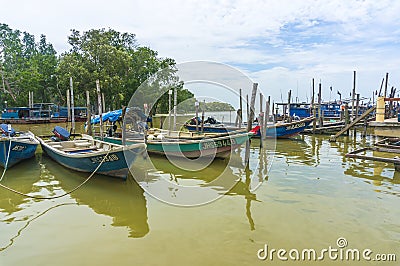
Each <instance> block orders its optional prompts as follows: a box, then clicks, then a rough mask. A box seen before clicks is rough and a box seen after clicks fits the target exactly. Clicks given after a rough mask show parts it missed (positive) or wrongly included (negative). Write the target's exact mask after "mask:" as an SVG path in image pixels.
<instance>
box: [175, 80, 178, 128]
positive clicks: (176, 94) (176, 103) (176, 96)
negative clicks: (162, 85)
mask: <svg viewBox="0 0 400 266" xmlns="http://www.w3.org/2000/svg"><path fill="white" fill-rule="evenodd" d="M177 105H178V90H177V89H176V87H175V88H174V130H176V113H177Z"/></svg>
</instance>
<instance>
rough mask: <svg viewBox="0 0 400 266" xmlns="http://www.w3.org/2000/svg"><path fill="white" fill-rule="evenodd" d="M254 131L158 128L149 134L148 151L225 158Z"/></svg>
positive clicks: (189, 156) (195, 156) (190, 156)
mask: <svg viewBox="0 0 400 266" xmlns="http://www.w3.org/2000/svg"><path fill="white" fill-rule="evenodd" d="M252 136H253V133H251V132H246V131H245V130H237V131H231V132H229V133H227V132H226V133H203V134H199V133H193V132H182V131H179V132H170V133H168V131H161V130H156V131H154V132H152V131H149V132H148V135H147V151H148V152H150V153H153V154H161V155H172V156H178V157H182V156H184V157H187V158H199V157H204V156H214V155H215V157H216V158H225V157H227V156H229V155H230V153H231V151H232V150H235V149H236V148H238V147H240V146H241V145H242V144H243V143H245V142H246V141H247V140H248V139H250V138H251V137H252Z"/></svg>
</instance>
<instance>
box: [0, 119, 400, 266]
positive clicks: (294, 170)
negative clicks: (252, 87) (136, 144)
mask: <svg viewBox="0 0 400 266" xmlns="http://www.w3.org/2000/svg"><path fill="white" fill-rule="evenodd" d="M52 126H54V125H35V126H31V127H30V129H31V130H32V131H33V132H35V133H37V134H47V133H49V132H50V130H51V128H52ZM15 127H16V128H18V129H24V127H23V126H21V127H19V126H15ZM374 141H375V139H374V138H373V137H368V138H367V139H366V140H362V139H360V138H357V140H354V139H351V138H340V139H339V141H338V142H336V143H330V142H329V141H328V136H322V137H321V136H316V137H313V136H305V137H303V138H302V139H298V140H279V141H278V142H277V147H276V151H275V156H274V159H273V163H272V167H271V169H270V171H269V172H268V173H267V172H265V171H264V170H263V169H260V167H261V165H260V164H259V163H258V162H259V157H260V156H261V155H262V154H263V152H264V151H260V149H259V148H258V141H257V140H254V141H253V142H252V149H251V153H250V165H251V167H250V168H251V173H252V174H254V175H255V176H257V177H259V178H261V179H265V180H264V182H263V183H262V185H261V186H260V187H259V188H258V189H256V190H255V191H250V190H249V180H248V178H249V172H246V171H244V169H243V168H242V166H241V165H242V164H241V162H240V158H242V157H243V153H244V151H243V150H242V151H241V153H239V154H238V155H237V157H236V159H237V158H239V161H238V162H237V163H235V164H234V165H233V166H231V167H230V168H229V171H228V172H227V175H229V176H230V177H232V178H236V179H237V180H239V182H238V183H237V185H236V186H235V187H233V188H232V189H231V190H230V191H229V192H228V193H227V195H225V196H223V197H221V198H220V199H218V200H216V201H213V202H211V203H209V204H204V205H202V206H198V207H177V206H172V205H170V204H166V203H163V202H160V201H158V200H157V199H155V198H154V197H152V196H150V195H149V194H147V193H146V192H145V191H144V190H143V189H142V188H141V187H140V186H139V185H138V184H137V183H136V181H135V180H134V179H133V178H132V177H130V178H129V179H128V180H127V181H126V182H125V181H121V180H118V179H113V178H107V177H103V176H96V178H94V179H92V180H90V182H88V183H87V184H86V185H85V186H84V187H82V188H81V189H79V190H78V191H76V192H73V193H72V194H71V195H69V196H66V197H64V198H60V199H55V200H33V199H29V198H24V197H22V196H19V195H16V194H14V193H12V192H9V191H6V190H4V189H2V188H0V189H1V190H0V236H1V238H0V249H2V250H0V265H5V266H6V265H7V266H8V265H275V264H282V265H303V264H309V261H304V260H303V261H293V260H291V259H289V261H286V262H284V261H280V260H279V259H278V258H277V257H276V254H275V257H274V258H273V260H272V261H271V260H270V258H267V259H266V260H265V261H263V260H259V259H258V258H257V252H258V251H259V249H262V248H264V246H265V244H267V245H268V247H269V249H272V248H274V249H280V248H282V249H286V250H287V251H289V250H291V249H299V250H300V251H301V250H302V249H311V248H312V249H315V250H317V251H320V250H322V249H324V248H328V247H329V246H332V247H333V248H338V246H337V243H336V241H337V239H338V238H339V237H343V238H345V239H346V240H347V243H348V245H347V247H346V248H352V249H360V250H364V249H371V250H372V251H373V254H376V253H384V254H388V253H390V254H392V253H393V254H397V262H386V263H381V264H378V263H377V262H376V261H375V262H370V263H369V264H367V265H398V263H399V261H400V222H399V221H400V209H399V202H400V174H399V173H398V172H395V171H394V168H393V166H392V165H385V164H384V163H377V162H368V161H364V162H363V161H360V160H354V159H348V158H345V157H344V154H345V153H346V152H349V151H351V150H353V149H354V148H355V147H359V146H361V145H364V143H372V142H374ZM152 160H153V164H154V165H155V167H156V168H157V171H154V170H152V171H151V172H150V173H147V174H146V177H147V178H145V179H143V182H141V185H142V186H143V187H144V188H148V187H151V186H153V187H155V186H157V184H158V183H159V182H160V180H161V179H168V180H169V181H170V182H177V183H179V184H184V185H198V186H201V187H202V188H203V189H204V191H205V193H207V192H208V191H217V190H218V187H215V186H208V184H209V182H210V180H212V179H213V176H218V175H219V173H220V172H221V169H223V168H224V167H225V163H224V161H216V162H215V163H213V164H212V165H211V166H210V167H208V168H206V169H204V170H203V171H201V172H197V173H196V174H193V173H192V172H190V171H182V170H180V169H177V168H176V167H174V166H173V165H171V164H170V163H168V161H166V160H165V159H164V158H160V157H155V158H153V159H152ZM145 170H146V169H141V170H140V169H139V172H138V174H140V171H142V172H144V171H145ZM86 177H87V175H86V174H82V173H77V172H74V171H70V170H68V169H65V168H64V167H62V166H60V165H58V164H57V163H55V162H54V161H52V160H51V159H49V158H48V157H47V156H46V155H43V154H42V152H41V150H40V149H38V151H37V154H36V157H35V158H33V159H32V160H27V161H25V162H22V163H21V164H19V165H17V166H15V167H14V168H11V169H9V170H8V171H7V173H6V175H5V178H4V180H3V181H2V184H4V185H7V186H9V187H12V188H14V189H16V190H19V191H21V192H23V193H29V194H30V195H42V196H52V195H59V194H62V193H64V192H65V191H69V190H71V189H72V188H74V187H75V186H77V185H79V184H80V183H81V182H82V181H83V180H84V179H85V178H86ZM164 193H166V195H167V196H169V197H171V198H173V197H181V196H182V197H183V195H182V194H181V192H180V191H179V190H166V192H164ZM168 193H169V194H168ZM216 193H218V191H217V192H216ZM184 196H187V195H184ZM318 255H319V254H318ZM286 256H288V254H286ZM371 256H374V255H371ZM314 264H315V265H342V264H344V265H354V264H356V265H366V261H363V260H361V261H360V262H359V263H355V262H354V261H343V260H340V259H339V258H338V259H336V260H333V259H329V257H328V255H327V254H326V256H325V258H324V260H321V261H316V262H314Z"/></svg>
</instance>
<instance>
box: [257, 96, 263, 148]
mask: <svg viewBox="0 0 400 266" xmlns="http://www.w3.org/2000/svg"><path fill="white" fill-rule="evenodd" d="M263 103H264V97H263V95H262V93H261V92H260V115H259V116H258V125H259V126H260V133H261V136H260V148H262V147H263V139H264V113H263Z"/></svg>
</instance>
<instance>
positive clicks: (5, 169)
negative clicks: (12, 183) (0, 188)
mask: <svg viewBox="0 0 400 266" xmlns="http://www.w3.org/2000/svg"><path fill="white" fill-rule="evenodd" d="M9 139H10V143H9V145H8V153H7V158H6V163H5V164H4V170H3V174H2V175H1V177H0V182H1V181H2V180H3V178H4V175H5V174H6V171H7V167H8V160H9V158H10V153H11V142H12V140H11V137H10V138H9Z"/></svg>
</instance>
